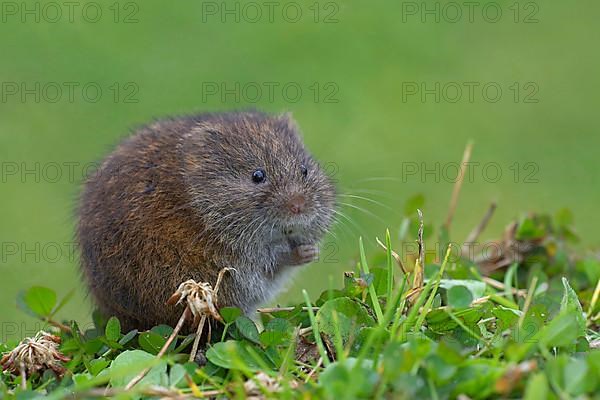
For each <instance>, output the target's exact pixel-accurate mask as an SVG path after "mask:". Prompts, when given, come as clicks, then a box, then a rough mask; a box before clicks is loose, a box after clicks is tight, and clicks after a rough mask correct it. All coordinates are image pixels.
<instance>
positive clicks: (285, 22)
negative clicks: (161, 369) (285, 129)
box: [0, 0, 600, 339]
mask: <svg viewBox="0 0 600 400" xmlns="http://www.w3.org/2000/svg"><path fill="white" fill-rule="evenodd" d="M47 3H48V2H38V1H27V2H25V3H21V2H2V4H1V6H2V15H1V17H2V21H1V23H0V57H1V59H2V62H0V81H1V82H2V85H3V86H2V93H1V96H2V98H1V99H0V161H1V162H2V164H1V165H2V171H1V172H2V176H1V177H0V179H1V180H0V193H1V196H0V221H1V223H0V243H1V244H2V247H1V248H0V250H1V252H2V254H0V261H1V264H0V270H1V271H0V272H1V274H0V321H1V322H2V324H3V325H2V330H3V331H2V334H3V335H4V339H11V338H13V337H11V336H10V335H11V334H14V335H16V336H17V337H18V336H21V334H24V333H25V334H26V333H31V331H35V325H34V322H33V319H31V318H29V317H27V316H26V315H24V314H23V313H22V312H20V311H19V310H18V309H17V307H16V304H15V298H16V295H17V293H18V292H19V291H20V290H22V289H26V288H28V287H30V286H32V285H43V286H48V287H51V288H53V289H55V290H56V291H57V292H58V293H59V294H60V295H64V294H66V293H67V292H69V291H70V290H72V289H76V295H75V297H74V299H73V300H71V301H70V303H69V304H68V305H67V307H66V308H65V309H64V310H63V311H62V312H61V313H60V315H59V316H60V317H65V318H67V317H68V318H76V319H78V320H79V321H82V322H85V321H89V319H90V310H91V306H90V304H89V300H88V299H86V297H85V289H84V287H83V285H82V283H81V281H80V278H79V275H78V270H77V258H76V256H74V255H73V254H72V248H71V247H72V246H71V245H70V244H69V243H71V242H72V240H73V239H72V238H73V226H74V207H75V204H76V199H77V196H78V193H79V190H80V182H81V177H82V172H83V170H84V167H86V166H89V165H90V164H89V163H93V162H96V161H98V160H99V159H101V158H102V157H103V156H104V155H105V154H107V153H108V152H109V151H110V149H111V148H112V147H113V146H114V145H115V144H116V143H118V141H119V140H120V139H121V138H122V137H124V136H126V135H127V134H128V131H129V130H130V129H131V128H132V127H135V126H137V125H139V124H142V123H144V122H147V121H149V120H151V119H152V118H156V117H160V116H165V115H170V114H185V113H192V112H197V111H209V110H227V109H236V108H245V107H257V108H260V109H264V110H267V111H273V112H281V111H291V112H293V114H294V116H295V117H296V119H297V120H298V121H299V123H300V125H301V127H302V129H303V131H304V135H305V140H306V142H307V145H308V146H309V148H310V149H311V150H312V151H313V152H314V153H315V155H316V156H317V158H319V159H320V160H322V162H323V163H324V164H327V166H328V169H329V170H330V172H331V173H333V174H335V178H336V180H337V181H338V183H339V186H340V188H341V190H342V191H343V192H345V193H350V194H354V195H358V196H364V197H368V198H370V199H372V200H374V201H376V202H380V203H382V204H383V206H382V205H379V204H376V203H375V202H372V201H368V200H363V199H358V198H352V200H353V201H352V205H353V206H354V207H360V208H362V209H364V210H366V212H363V211H361V210H358V209H357V208H354V207H352V206H345V207H344V208H343V212H344V213H345V214H347V215H348V216H349V217H350V218H351V219H352V220H353V222H354V224H349V223H346V224H342V225H338V226H337V227H336V229H335V234H336V236H337V239H336V238H334V237H330V238H327V240H326V241H327V243H330V244H331V243H333V244H332V245H330V246H334V247H330V248H329V249H335V254H334V255H331V254H329V253H328V255H330V256H331V257H330V260H332V259H335V260H338V262H334V263H331V262H329V263H323V262H322V263H317V264H314V265H311V266H309V267H307V268H306V269H305V271H303V272H302V274H301V275H300V276H299V277H298V279H297V280H296V282H295V283H294V284H293V285H292V286H291V287H290V289H289V290H288V291H287V292H286V293H285V294H284V295H283V296H281V297H280V298H279V299H278V301H279V302H282V303H285V302H286V301H287V300H290V299H299V298H300V289H301V288H307V289H309V291H310V292H311V293H318V292H319V291H320V290H323V289H326V288H327V287H328V286H329V285H330V284H333V285H340V282H341V276H340V271H342V270H347V269H349V268H352V267H353V261H352V260H353V259H354V258H355V256H356V248H357V241H358V240H357V239H358V236H359V235H363V236H364V237H365V238H368V239H369V241H367V245H368V249H367V251H370V252H371V253H372V252H373V250H374V245H373V240H372V239H373V238H374V237H375V236H376V235H378V236H380V237H381V236H382V235H383V232H384V229H385V228H386V227H390V228H391V229H392V230H394V231H397V229H398V226H399V224H400V221H401V215H402V213H403V204H404V202H405V201H406V199H407V198H409V197H410V196H411V195H413V194H415V193H423V194H424V195H425V197H426V199H427V202H426V204H425V207H424V213H425V218H426V220H427V222H429V223H432V224H434V225H436V226H437V225H439V224H441V223H442V222H443V219H444V217H445V214H446V211H447V207H448V202H449V198H450V193H451V191H452V186H453V183H452V181H451V179H452V178H453V176H454V175H455V170H454V169H452V168H449V169H444V166H446V165H448V164H447V163H451V162H459V161H460V158H461V156H462V152H463V149H464V147H465V144H466V143H467V142H468V141H469V140H470V139H472V140H473V141H474V143H475V147H474V153H473V157H472V161H473V162H478V163H480V164H479V165H480V167H479V168H476V169H475V170H474V171H475V172H474V174H473V175H472V178H473V179H471V181H467V182H465V185H464V187H463V191H462V194H461V198H460V202H459V207H458V209H457V213H456V217H455V221H454V225H453V228H452V237H453V238H454V239H455V240H462V239H463V238H464V237H465V235H466V234H467V233H468V232H469V230H470V229H471V228H472V227H473V226H474V225H475V224H476V223H477V222H478V221H479V219H480V218H481V216H482V215H483V213H484V212H485V210H486V208H487V206H488V204H489V202H490V201H491V200H496V201H497V202H498V204H499V207H498V210H497V214H496V215H495V217H494V219H493V221H492V223H491V225H490V226H489V228H488V230H487V231H486V232H485V235H484V236H485V237H486V238H493V237H497V236H499V234H500V233H501V230H502V228H503V226H504V225H505V224H506V223H508V222H509V221H510V219H511V218H513V217H515V216H518V215H519V214H520V213H521V212H522V211H528V210H535V211H547V212H555V211H556V210H558V209H559V208H562V207H565V206H566V207H569V208H571V209H573V210H574V212H575V216H576V225H577V226H578V228H579V232H580V233H581V234H582V236H583V237H584V242H585V243H587V244H591V245H597V244H598V238H597V236H596V235H597V233H598V229H597V218H595V217H594V216H595V215H596V214H597V207H598V206H597V204H598V195H599V185H598V183H599V179H598V178H599V176H600V172H599V167H600V165H599V164H600V163H599V161H598V148H599V147H600V135H599V129H598V128H599V126H598V125H599V122H598V87H599V85H600V75H599V74H598V71H600V57H599V54H598V53H599V50H600V49H599V47H598V40H599V39H600V38H599V33H600V28H599V25H598V23H597V16H598V15H599V12H600V4H599V3H598V2H597V1H591V0H590V1H579V2H576V3H574V2H564V1H554V0H552V1H544V2H526V1H520V2H515V1H514V0H510V1H497V2H487V1H482V2H476V5H475V6H474V7H475V8H474V9H473V13H472V14H471V15H469V9H468V7H466V6H464V3H461V2H458V3H452V4H449V3H448V2H444V1H443V2H428V3H427V8H428V10H430V11H429V13H427V12H426V13H425V14H422V12H423V11H424V10H423V7H424V5H423V3H421V2H396V1H377V0H376V1H370V2H359V1H333V2H328V1H321V2H317V3H315V2H314V1H312V0H311V1H296V2H292V3H293V4H291V5H290V4H289V3H290V2H285V1H284V2H274V4H275V5H274V6H271V7H274V8H272V9H271V10H273V13H272V14H269V10H270V9H269V6H268V5H266V4H265V3H263V2H256V3H251V4H252V5H251V7H252V8H247V7H246V6H247V4H248V3H249V2H242V3H239V2H232V1H230V2H225V3H223V2H201V1H197V0H181V1H178V2H176V3H173V4H168V3H165V2H164V1H156V0H151V1H150V0H144V1H143V2H142V1H140V2H125V1H122V2H117V3H115V2H114V0H111V1H100V2H95V3H94V4H92V5H89V4H87V3H85V2H82V3H77V2H76V3H75V4H76V6H75V7H74V9H73V13H72V15H69V8H68V7H67V6H66V5H65V4H64V3H63V2H56V3H53V4H55V5H58V6H59V8H60V11H61V13H62V16H61V17H60V18H59V19H58V20H56V17H57V14H56V12H57V9H56V6H54V8H51V7H52V6H46V4H47ZM456 5H458V6H459V8H460V11H461V12H462V15H461V16H458V15H457V11H458V9H457V7H456ZM36 7H37V8H36ZM223 7H227V9H228V10H233V14H231V13H230V14H227V13H226V14H225V15H221V14H220V12H221V11H224V9H223ZM236 7H237V9H238V10H239V11H238V12H236V11H235V10H236ZM436 7H437V9H436ZM98 9H100V10H101V12H102V14H101V15H98V14H97V11H98ZM27 10H33V11H27ZM36 10H37V11H36ZM215 10H216V13H217V14H214V12H215ZM257 10H261V12H262V16H260V17H259V18H258V21H257V22H254V20H255V19H256V17H257V14H256V11H257ZM298 10H299V11H300V12H301V17H300V18H299V20H298V21H296V19H297V17H296V15H297V14H296V13H297V11H298ZM436 10H439V11H436ZM498 10H500V11H501V12H502V14H501V16H499V17H498V16H497V15H498V14H497V12H498ZM36 19H37V20H38V21H36ZM96 20H97V21H96ZM94 21H95V22H94ZM469 82H471V83H469ZM36 85H38V86H37V87H36ZM215 85H216V87H217V93H216V94H215V93H214V90H213V89H214V88H215ZM222 85H225V89H227V90H230V91H231V90H233V92H236V85H239V90H237V93H238V95H239V98H236V96H235V94H231V93H229V92H224V91H223V90H222V89H223V87H222ZM422 85H425V86H424V87H423V86H422ZM436 85H439V90H437V89H436ZM468 85H471V87H474V91H473V97H472V99H469V90H468V87H469V86H468ZM57 86H58V88H59V89H60V92H57V90H56V89H57ZM257 86H258V87H260V88H261V89H262V93H261V94H257V92H256V87H257ZM69 87H73V88H74V90H73V94H72V95H73V98H72V99H71V98H69V95H70V93H69V89H68V88H69ZM268 87H274V91H273V95H272V96H269V91H268ZM457 87H458V88H460V89H461V90H462V97H461V98H460V99H456V96H457V91H456V89H457ZM484 87H485V88H486V89H485V91H484V89H483V88H484ZM15 88H16V89H15ZM97 88H100V89H101V90H102V94H101V95H99V96H98V95H97V94H96V92H95V90H96V89H97ZM284 88H286V89H285V91H284V90H283V89H284ZM298 88H300V89H301V91H302V93H301V94H300V95H298V94H297V93H296V92H295V90H297V89H298ZM415 88H417V90H418V92H417V93H416V94H411V93H413V92H414V89H415ZM498 88H500V89H501V91H502V94H501V96H499V97H498V95H497V93H496V92H495V90H497V89H498ZM409 89H410V90H413V91H412V92H407V90H409ZM422 89H425V90H429V92H427V93H429V94H426V95H425V97H424V98H423V97H422V96H421V95H422ZM211 90H213V91H211ZM228 93H229V94H228ZM57 94H60V96H61V97H60V98H58V99H56V98H57ZM436 95H439V100H437V99H436ZM36 96H39V99H37V98H36ZM223 97H224V98H223ZM455 100H456V101H455ZM421 163H423V164H421ZM436 163H440V164H439V168H438V170H437V171H438V172H437V173H436V172H433V173H429V174H427V175H426V176H424V177H422V176H421V174H420V171H421V170H422V169H423V168H427V169H429V170H434V171H435V168H436ZM527 163H532V164H527ZM70 165H71V166H72V167H69V166H70ZM485 165H491V166H492V167H491V169H488V170H486V171H483V166H485ZM414 166H416V167H417V168H418V169H419V172H418V173H416V174H414V175H409V174H407V173H406V172H407V170H406V168H412V167H414ZM57 167H58V168H57ZM497 167H499V168H500V171H501V173H502V176H501V177H500V178H499V179H497V181H495V180H496V179H495V176H496V169H497ZM71 168H72V169H71ZM515 169H516V170H517V171H519V174H518V176H515ZM28 170H33V171H35V172H27V171H28ZM70 171H73V176H70ZM57 173H60V175H59V176H57ZM23 174H24V176H23ZM530 174H533V175H530ZM448 177H450V179H448ZM527 178H529V179H527ZM350 199H351V198H344V199H343V201H348V200H350ZM390 209H391V210H390ZM330 251H331V250H330ZM15 326H16V327H18V328H17V329H18V331H19V332H17V333H14V330H15ZM28 330H29V331H28ZM9 331H10V332H9ZM11 332H13V333H11ZM23 332H24V333H23Z"/></svg>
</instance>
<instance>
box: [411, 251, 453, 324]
mask: <svg viewBox="0 0 600 400" xmlns="http://www.w3.org/2000/svg"><path fill="white" fill-rule="evenodd" d="M451 248H452V247H451V245H448V250H446V255H445V256H444V261H443V262H442V266H441V268H440V271H439V272H438V273H437V274H436V277H435V283H434V285H433V289H432V290H431V293H430V294H429V298H428V299H427V303H425V308H424V309H423V312H422V313H421V314H420V315H419V317H418V318H417V322H416V324H415V330H416V331H417V330H420V329H421V326H422V325H423V321H425V317H426V316H427V313H428V312H429V310H430V309H431V305H432V304H433V298H434V297H435V295H436V293H437V291H438V288H439V287H440V281H441V280H442V276H443V275H444V270H445V269H446V264H447V263H448V257H450V250H451Z"/></svg>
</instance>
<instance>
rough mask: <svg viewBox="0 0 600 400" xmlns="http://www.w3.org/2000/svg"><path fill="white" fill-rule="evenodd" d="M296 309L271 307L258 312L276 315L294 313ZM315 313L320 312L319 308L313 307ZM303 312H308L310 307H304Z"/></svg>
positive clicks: (260, 309)
mask: <svg viewBox="0 0 600 400" xmlns="http://www.w3.org/2000/svg"><path fill="white" fill-rule="evenodd" d="M295 309H296V307H271V308H268V307H266V308H259V309H257V310H256V311H257V312H259V313H263V314H269V313H274V312H279V311H294V310H295ZM312 309H313V310H315V311H319V307H313V308H312ZM302 311H308V307H302Z"/></svg>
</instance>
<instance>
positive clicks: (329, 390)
mask: <svg viewBox="0 0 600 400" xmlns="http://www.w3.org/2000/svg"><path fill="white" fill-rule="evenodd" d="M566 215H567V214H566V212H564V213H563V214H562V215H561V216H560V217H556V218H554V217H550V216H548V215H544V214H538V215H529V216H526V217H523V218H522V219H521V220H520V221H519V225H518V229H517V230H516V232H515V235H514V238H513V239H514V240H517V241H519V243H521V244H522V245H523V244H526V243H529V244H533V246H532V247H527V251H523V252H521V255H522V256H523V258H522V260H521V261H519V262H518V263H516V264H515V266H513V267H511V268H509V269H507V268H500V269H499V270H497V271H496V272H494V273H493V274H492V275H491V276H489V277H483V276H482V275H481V274H480V273H479V270H480V269H482V268H483V266H481V265H477V264H474V263H473V262H472V261H470V260H468V259H465V258H456V257H451V254H452V251H451V250H452V249H451V247H449V248H448V249H447V251H446V252H445V255H444V259H443V262H441V263H439V262H438V261H437V258H438V256H437V255H433V254H432V253H430V252H429V253H428V252H427V251H426V252H425V253H424V254H425V255H426V256H427V255H428V254H429V256H427V257H426V262H425V282H423V283H422V286H419V287H417V289H421V290H420V291H419V292H417V295H416V296H415V295H412V293H415V291H414V289H415V287H410V285H407V284H406V282H414V281H413V279H412V278H413V274H414V272H409V276H405V274H404V273H403V272H401V270H400V268H399V266H398V265H397V264H396V263H395V261H393V257H392V251H396V249H393V244H394V241H393V240H391V239H390V238H389V236H388V238H387V240H386V244H387V250H386V251H385V252H382V251H378V252H375V253H374V254H369V257H368V258H369V262H368V265H369V267H367V261H366V260H367V253H366V252H365V251H364V247H363V244H362V240H360V241H359V244H358V247H359V249H360V269H359V271H358V274H356V275H352V274H346V276H345V279H344V285H343V287H338V288H332V289H330V290H327V291H325V292H323V293H322V294H321V295H320V296H319V297H314V298H313V299H311V298H310V297H309V295H308V293H307V292H306V291H303V296H304V302H302V303H300V304H298V305H296V306H294V307H290V308H277V309H269V310H265V311H264V312H262V313H260V318H259V320H257V321H256V322H253V321H252V320H250V319H249V318H248V317H246V316H243V315H241V311H240V310H238V309H235V308H224V309H222V310H221V315H222V318H223V324H224V325H225V331H224V332H223V334H222V335H221V336H217V335H213V338H212V341H211V343H210V344H208V345H207V346H206V347H205V350H204V351H203V354H204V356H205V358H206V360H207V361H206V362H204V363H200V364H198V363H196V362H189V361H188V353H189V351H190V349H191V347H192V342H193V339H194V335H193V334H192V335H189V336H185V335H183V336H182V335H179V334H177V332H174V331H173V328H171V327H168V326H164V325H163V326H158V327H155V328H153V329H152V330H150V331H147V332H138V331H132V332H121V326H120V323H119V321H118V320H117V319H116V318H114V317H112V318H110V319H109V320H108V321H107V320H104V319H102V318H96V319H95V321H94V326H92V327H89V328H88V329H82V328H80V327H79V325H78V324H77V323H76V322H75V321H63V322H58V321H57V320H56V315H57V312H58V311H59V310H60V309H61V308H62V307H63V306H64V305H65V303H67V302H68V301H69V299H62V300H61V299H60V298H59V297H58V296H57V295H56V293H55V292H54V291H53V290H52V289H48V288H44V287H33V288H30V289H29V290H27V291H26V292H25V293H23V295H22V296H20V297H19V298H18V303H19V304H20V307H21V308H22V309H23V311H25V312H28V313H29V314H31V315H33V316H35V317H36V318H39V319H40V320H42V321H49V322H50V325H48V326H46V328H45V329H46V330H48V331H52V332H54V333H55V334H56V335H58V336H60V338H61V339H62V343H61V345H60V347H57V350H59V351H60V352H61V353H62V354H64V355H65V356H67V357H68V358H69V360H68V361H66V362H63V363H61V364H60V365H61V367H64V371H63V372H64V377H63V378H62V379H59V378H58V377H57V375H56V374H55V373H53V372H51V371H50V370H48V369H47V368H44V365H45V364H43V363H42V364H40V366H41V368H40V369H39V370H37V371H35V372H34V371H31V372H30V373H29V375H28V379H27V381H26V382H24V381H22V378H21V376H20V375H19V373H17V372H16V370H14V369H12V370H11V368H10V366H11V365H18V364H6V368H8V370H7V371H6V372H4V373H3V374H2V375H1V380H0V395H2V394H3V395H4V396H7V397H8V398H12V397H13V396H20V398H22V396H28V398H31V397H32V396H36V395H48V397H49V398H51V399H53V398H56V399H60V398H64V397H65V396H67V395H73V394H74V395H76V396H79V397H85V398H89V397H99V396H110V397H112V396H120V397H124V398H140V397H142V398H150V397H153V396H171V397H175V396H181V395H183V396H190V397H202V396H225V397H227V398H246V397H248V396H264V397H263V398H284V399H295V398H323V399H331V398H342V399H362V398H364V399H368V398H408V397H412V398H432V399H449V398H457V397H459V396H467V397H469V398H477V399H488V398H489V399H494V398H525V399H541V398H549V399H569V398H587V397H586V396H595V395H597V393H598V392H599V391H600V350H598V343H600V330H599V328H600V326H599V323H600V301H599V299H598V297H599V296H600V280H599V279H598V271H599V270H600V269H599V266H600V264H599V263H598V260H597V259H594V258H586V257H585V256H580V255H579V254H578V253H577V252H575V251H574V248H573V245H574V244H575V243H576V241H577V239H576V237H575V236H574V235H573V226H572V225H571V221H570V220H569V218H566ZM425 217H426V216H425ZM438 232H442V229H441V228H440V229H436V230H435V231H434V232H429V234H430V235H431V234H434V233H438ZM390 244H392V246H390ZM427 246H428V244H427V242H425V243H424V249H425V250H427ZM516 266H518V268H517V267H516ZM503 280H504V282H505V283H506V285H503V284H502V283H501V282H502V281H503ZM390 282H391V287H390ZM509 283H510V284H509ZM417 284H418V283H417ZM518 288H527V289H526V290H523V291H519V290H518ZM513 295H514V297H513ZM513 300H514V301H513ZM584 310H586V311H584ZM168 337H174V338H175V339H174V341H173V342H172V343H171V344H170V345H168V343H167V342H168V340H167V339H168ZM16 345H17V341H14V340H13V341H9V342H7V343H2V342H0V351H3V352H7V353H8V351H10V350H12V349H14V348H15V346H16ZM165 348H166V352H164V354H165V355H164V356H163V357H158V356H156V354H158V353H159V352H161V354H163V353H162V349H165ZM7 358H8V357H7ZM9 362H10V361H9ZM144 370H146V371H147V373H146V374H145V375H144V377H143V379H142V380H141V381H140V382H139V383H137V384H135V385H134V386H133V387H132V389H131V390H128V391H126V389H125V387H127V386H128V385H129V386H131V385H132V384H131V383H130V382H132V381H133V379H134V377H136V376H138V374H139V373H140V372H141V371H144ZM22 385H25V386H26V389H23V388H22ZM582 396H583V397H582Z"/></svg>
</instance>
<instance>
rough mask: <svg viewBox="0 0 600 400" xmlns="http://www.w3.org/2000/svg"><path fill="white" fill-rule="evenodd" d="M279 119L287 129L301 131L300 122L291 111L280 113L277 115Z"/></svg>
mask: <svg viewBox="0 0 600 400" xmlns="http://www.w3.org/2000/svg"><path fill="white" fill-rule="evenodd" d="M277 121H278V122H279V123H280V124H281V126H282V127H283V128H284V129H286V130H287V131H290V132H295V133H300V127H299V126H298V123H297V122H296V120H295V119H294V117H293V115H292V112H291V111H287V112H284V113H283V114H279V116H277Z"/></svg>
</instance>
